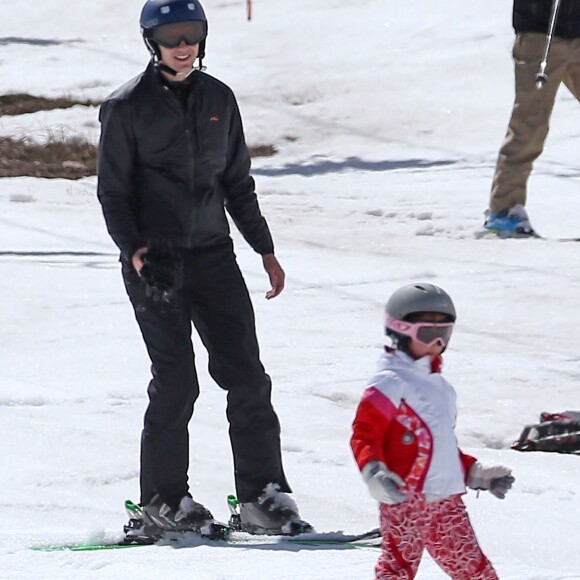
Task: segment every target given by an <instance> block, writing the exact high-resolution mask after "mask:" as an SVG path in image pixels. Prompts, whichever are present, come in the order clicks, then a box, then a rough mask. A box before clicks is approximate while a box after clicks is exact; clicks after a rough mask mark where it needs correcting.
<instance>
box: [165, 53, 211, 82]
mask: <svg viewBox="0 0 580 580" xmlns="http://www.w3.org/2000/svg"><path fill="white" fill-rule="evenodd" d="M154 62H155V68H156V69H157V70H159V71H161V72H164V73H167V74H168V75H171V76H172V77H183V78H184V79H187V78H189V75H190V74H191V73H193V72H195V71H196V70H205V67H203V66H202V64H201V61H200V62H199V66H192V67H191V70H189V71H187V72H186V73H181V72H177V71H176V70H174V69H172V68H171V67H170V66H167V65H166V64H165V63H164V62H161V61H160V60H159V59H158V58H154Z"/></svg>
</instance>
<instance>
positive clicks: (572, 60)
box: [563, 38, 580, 101]
mask: <svg viewBox="0 0 580 580" xmlns="http://www.w3.org/2000/svg"><path fill="white" fill-rule="evenodd" d="M570 45H571V49H570V56H569V58H568V66H567V67H566V73H565V75H564V79H563V82H564V84H565V85H566V87H567V88H568V90H569V91H570V92H571V93H572V94H573V95H574V96H575V97H576V99H577V100H578V101H580V38H577V39H575V40H571V41H570Z"/></svg>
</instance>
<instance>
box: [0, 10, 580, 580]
mask: <svg viewBox="0 0 580 580" xmlns="http://www.w3.org/2000/svg"><path fill="white" fill-rule="evenodd" d="M2 7H3V11H2V12H3V16H2V18H3V23H2V32H1V33H0V35H1V37H0V94H5V93H8V92H30V93H32V94H37V95H44V96H53V97H55V96H62V95H72V96H75V97H79V98H92V99H99V98H103V97H104V96H105V95H106V94H108V93H109V92H110V91H111V90H113V89H114V88H115V87H116V86H118V85H119V84H121V83H122V82H123V81H124V80H126V79H128V78H129V77H131V76H133V75H135V74H137V73H138V72H140V70H141V69H142V68H143V67H144V66H145V64H146V61H147V54H146V51H145V49H144V47H143V45H142V42H141V39H140V37H139V31H138V26H137V19H138V14H139V11H140V8H141V0H125V1H124V2H119V1H118V0H99V1H98V2H92V3H90V2H76V3H69V2H64V1H63V0H45V1H43V2H40V1H39V0H33V1H32V2H28V3H22V2H19V1H17V0H3V3H2ZM205 7H206V11H207V13H208V16H209V19H210V37H209V40H208V49H207V52H208V57H207V59H206V63H205V64H206V65H207V66H208V72H209V73H210V74H213V75H215V76H217V77H219V78H221V79H222V80H224V81H226V82H227V83H229V84H230V85H231V86H232V88H233V89H234V90H235V92H236V94H237V95H238V98H239V101H240V106H241V109H242V114H243V116H244V120H245V124H246V133H247V138H248V142H249V143H250V144H251V145H259V144H275V145H276V146H277V147H278V148H279V154H278V155H276V156H274V157H271V158H267V159H257V160H256V161H255V163H254V169H255V171H254V174H255V177H256V180H257V184H258V188H259V192H260V196H261V197H260V199H261V205H262V208H263V211H264V213H265V214H266V216H267V218H268V220H269V223H270V226H271V229H272V230H273V232H274V236H275V241H276V246H277V253H278V256H279V259H280V261H281V262H282V264H283V265H284V267H285V269H286V271H287V275H288V285H287V289H286V290H285V292H284V294H282V296H280V297H279V298H277V299H276V300H274V301H272V302H267V301H265V300H264V299H263V295H264V293H265V291H266V290H267V289H268V285H267V280H266V276H265V274H264V272H263V271H262V269H261V263H260V260H259V258H258V257H257V256H256V255H255V254H254V253H253V252H252V251H251V250H249V249H248V248H247V246H245V245H244V243H243V242H242V241H241V240H240V239H239V237H238V236H236V242H237V252H238V255H239V259H240V262H241V264H242V267H243V269H244V272H245V275H246V279H247V282H248V285H249V287H250V290H251V292H252V295H253V298H254V303H255V307H256V312H257V319H258V330H259V336H260V341H261V347H262V354H263V360H264V363H265V365H266V367H267V369H268V371H269V372H270V374H271V375H272V377H273V380H274V402H275V405H276V409H277V411H278V414H279V415H280V418H281V422H282V427H283V448H284V456H285V465H286V469H287V473H288V476H289V478H290V481H291V483H292V484H293V487H294V491H295V499H296V500H297V502H298V503H299V505H300V508H301V512H302V514H303V516H304V517H305V518H307V519H308V520H310V521H311V522H312V523H313V524H314V525H315V526H316V528H317V529H318V530H320V531H331V530H344V531H345V532H359V531H364V530H366V529H369V528H372V527H375V526H376V523H377V508H376V505H375V504H374V502H373V501H372V499H371V498H370V497H369V496H368V494H367V492H366V489H365V488H364V486H363V483H362V481H361V479H360V476H359V474H358V471H357V469H356V467H355V465H354V462H353V460H352V458H351V454H350V450H349V446H348V439H349V435H350V423H351V420H352V417H353V413H354V410H355V407H356V404H357V402H358V400H359V397H360V394H361V392H362V390H363V388H364V387H365V382H366V380H367V379H368V378H369V377H370V376H371V374H372V371H373V369H374V364H375V361H376V359H377V357H378V355H379V351H380V348H381V345H382V344H383V336H382V308H383V305H384V302H385V300H386V299H387V298H388V297H389V295H390V294H391V293H392V291H394V290H395V289H396V288H398V287H399V286H401V285H403V284H405V283H408V282H411V281H416V280H425V281H431V282H434V283H436V284H439V285H441V286H443V287H444V288H446V289H447V290H448V291H449V292H450V294H451V295H452V296H453V298H454V300H455V302H456V306H457V308H458V311H459V320H458V325H457V330H456V334H455V336H454V338H453V341H452V343H451V346H450V348H449V351H448V353H447V357H446V373H447V376H448V378H449V379H450V380H451V382H452V383H453V384H454V385H455V386H456V389H457V391H458V396H459V413H460V415H459V421H458V429H457V433H458V438H459V440H460V444H461V445H462V447H463V448H464V449H465V450H466V451H467V452H470V453H473V454H475V455H477V456H478V457H479V458H480V460H482V461H483V462H488V463H496V462H499V463H504V464H506V465H509V466H511V467H512V468H513V470H514V474H515V475H516V477H517V482H516V484H515V486H514V488H513V490H512V492H511V493H510V494H509V496H508V497H507V499H506V500H505V501H503V502H502V501H498V500H496V499H495V498H493V497H491V496H489V494H481V495H480V496H479V498H476V496H475V494H474V493H473V492H470V493H469V494H468V495H467V496H466V503H467V504H468V507H469V510H470V514H471V517H472V520H473V523H474V526H475V528H476V531H477V534H478V536H479V538H480V541H481V544H482V546H483V548H484V550H485V552H486V553H487V555H488V556H489V557H490V559H491V560H492V561H493V563H494V565H495V567H496V569H497V570H498V573H499V575H500V577H501V578H502V580H503V579H505V580H564V579H566V580H571V579H575V580H578V579H580V555H579V552H578V550H577V548H576V545H577V541H576V538H577V528H578V521H580V492H579V491H578V490H579V488H580V472H579V470H578V465H577V464H578V458H577V457H574V456H565V455H564V456H556V455H549V454H519V453H517V452H514V451H511V450H510V445H511V443H512V441H513V440H514V439H516V438H517V437H518V436H519V433H520V431H521V429H522V428H523V426H524V425H525V424H527V423H532V422H535V421H536V420H537V418H538V416H539V413H540V412H541V411H562V410H565V409H579V408H580V396H579V394H578V393H579V392H580V391H579V382H580V364H579V363H580V354H579V352H578V341H577V338H576V333H577V329H578V327H579V325H580V312H579V305H580V294H579V290H580V268H579V266H578V246H577V245H576V244H574V243H560V242H558V241H540V240H510V241H501V240H498V239H489V238H487V239H486V238H484V239H479V237H478V234H479V232H480V230H481V224H482V220H483V211H484V210H485V208H486V205H487V197H488V192H489V187H490V182H491V177H492V172H493V166H494V162H495V156H496V154H497V149H498V147H499V145H500V143H501V140H502V138H503V135H504V132H505V127H506V123H507V118H508V115H509V112H510V109H511V102H512V98H513V79H512V69H511V60H510V48H511V43H512V40H513V33H512V30H511V27H510V18H511V5H510V2H507V1H506V0H487V1H486V2H481V1H476V0H442V1H441V2H438V3H437V4H436V6H434V5H433V2H432V1H429V0H415V2H413V3H412V4H409V3H401V2H391V1H389V2H384V1H382V0H361V1H360V2H358V3H354V4H353V3H347V2H344V1H341V0H317V1H316V2H312V1H307V0H293V1H290V0H278V1H277V2H266V1H265V0H255V1H254V20H253V21H252V22H249V23H248V22H246V20H245V2H243V1H242V0H228V1H223V0H219V1H218V0H206V2H205ZM47 41H50V42H47ZM575 119H580V109H579V107H578V106H577V104H576V102H575V101H574V99H573V98H572V97H571V95H570V94H569V93H567V92H566V91H565V89H562V91H561V93H560V95H559V97H558V102H557V104H556V108H555V112H554V117H553V122H552V130H551V134H550V137H549V140H548V143H547V146H546V151H545V154H544V155H543V156H542V158H541V159H540V160H539V161H538V163H537V165H536V170H535V172H534V174H533V177H532V179H531V181H530V199H529V203H528V209H529V212H530V216H531V220H532V224H533V225H534V226H535V227H536V228H537V229H538V231H540V232H542V233H543V234H545V235H546V236H548V237H554V238H555V237H560V236H580V223H579V220H578V217H577V216H578V215H579V212H580V196H578V191H577V190H578V184H579V181H578V176H579V171H578V163H577V148H578V146H577V143H576V137H577V136H578V135H577V134H578V129H577V123H575V122H574V120H575ZM98 129H99V128H98V122H97V110H96V109H94V108H85V107H75V108H73V109H70V110H67V111H53V112H46V113H37V114H30V115H23V116H20V117H12V118H11V117H0V134H1V135H12V136H22V135H29V136H33V137H34V138H35V139H37V140H39V141H42V140H43V139H45V138H46V136H47V135H48V134H49V133H50V132H54V131H64V132H65V133H66V132H70V133H71V134H83V135H87V136H89V137H90V138H91V139H97V137H98ZM95 184H96V179H94V178H90V179H84V180H81V181H77V182H68V181H65V180H52V181H50V180H41V179H30V178H18V179H2V180H0V226H1V227H0V313H1V314H0V320H1V325H2V333H1V334H0V360H1V368H0V378H1V383H0V384H1V387H0V457H1V461H2V463H1V466H0V509H1V513H2V516H1V522H2V525H1V526H0V577H1V578H10V579H15V578H22V579H24V578H26V579H31V578H35V579H40V578H47V579H69V578H70V579H73V578H74V579H79V578H83V579H84V578H91V579H92V578H107V579H111V578H124V579H126V578H131V579H132V578H135V579H140V580H147V579H153V578H155V579H157V578H168V579H173V578H175V579H181V578H184V577H191V578H195V579H196V580H216V579H224V580H225V579H227V580H230V579H232V580H266V579H274V578H275V579H280V580H282V579H297V578H301V579H309V580H310V579H324V580H331V579H337V578H346V579H349V580H358V579H365V578H371V577H372V575H373V566H374V563H375V560H376V558H377V555H378V554H377V551H375V550H337V549H313V548H306V547H302V548H300V549H299V548H296V547H294V548H292V549H267V548H264V549H242V548H235V547H223V548H216V547H209V546H199V547H195V548H189V549H182V550H176V549H173V548H171V547H164V548H143V549H136V550H128V551H116V552H97V553H65V552H60V553H39V552H34V551H31V550H29V549H28V547H29V546H31V545H33V544H39V543H46V542H51V541H59V540H75V539H76V540H83V539H87V538H89V537H95V536H98V535H102V534H112V533H115V532H118V531H119V529H120V528H121V526H122V524H123V523H124V520H125V517H124V513H123V510H122V504H123V500H124V499H125V498H127V497H130V498H134V499H137V498H138V445H139V433H140V428H141V423H142V415H143V412H144V410H145V407H146V404H147V399H146V392H145V389H146V384H147V381H148V362H147V358H146V354H145V350H144V347H143V345H142V342H141V338H140V336H139V334H138V330H137V327H136V324H135V322H134V320H133V315H132V311H131V308H130V305H129V303H128V300H127V298H126V296H125V294H124V290H123V287H122V284H121V279H120V275H119V266H118V263H117V257H116V249H115V247H114V246H113V244H112V242H111V241H110V240H109V238H108V235H107V233H106V231H105V228H104V224H103V220H102V217H101V213H100V208H99V206H98V203H97V201H96V198H95ZM197 347H198V363H199V364H198V368H199V370H200V375H201V380H202V395H201V397H200V399H199V401H198V403H197V407H196V413H195V418H194V420H193V422H192V424H191V457H192V461H191V470H190V479H191V485H192V492H193V494H194V497H196V498H197V499H198V500H200V501H202V502H203V503H205V504H206V505H208V506H209V507H210V508H211V509H212V511H213V512H214V514H215V515H216V516H217V517H218V518H221V519H226V518H227V516H228V512H227V506H226V502H225V497H226V495H227V494H228V493H231V492H232V491H233V477H232V466H231V456H230V451H229V443H228V439H227V424H226V420H225V417H224V406H225V397H224V394H223V393H222V392H221V391H220V389H219V388H218V387H217V386H216V385H215V384H213V383H212V381H211V380H210V379H209V377H208V375H207V372H206V371H205V367H206V363H205V358H204V352H203V349H202V348H201V346H200V345H199V343H197ZM419 578H421V579H424V580H436V579H440V578H445V575H444V574H443V573H442V572H441V571H440V570H439V569H438V568H437V566H436V565H435V564H434V563H433V562H432V560H430V558H429V557H428V556H425V558H424V561H423V563H422V565H421V568H420V572H419Z"/></svg>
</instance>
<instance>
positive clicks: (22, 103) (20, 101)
mask: <svg viewBox="0 0 580 580" xmlns="http://www.w3.org/2000/svg"><path fill="white" fill-rule="evenodd" d="M99 104H100V103H99V102H97V101H88V100H87V101H79V100H77V99H69V98H66V97H61V98H58V99H48V98H45V97H35V96H34V95H27V94H24V93H15V94H10V95H0V117H1V116H2V115H24V114H26V113H36V112H37V111H52V110H54V109H70V108H71V107H74V106H75V105H83V106H85V107H91V106H97V105H99Z"/></svg>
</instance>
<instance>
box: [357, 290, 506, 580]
mask: <svg viewBox="0 0 580 580" xmlns="http://www.w3.org/2000/svg"><path fill="white" fill-rule="evenodd" d="M386 310H387V324H386V333H387V335H388V336H389V337H390V338H391V339H392V341H393V346H392V348H389V347H387V348H386V349H385V352H383V354H382V356H381V358H380V361H379V365H378V370H377V372H376V374H375V376H374V378H373V379H372V381H371V382H370V386H369V387H368V388H367V389H366V390H365V392H364V395H363V397H362V400H361V402H360V404H359V406H358V409H357V413H356V417H355V420H354V423H353V435H352V439H351V447H352V450H353V453H354V456H355V459H356V462H357V464H358V466H359V468H360V470H361V472H362V476H363V479H364V481H365V483H366V484H367V485H368V487H369V491H370V493H371V495H372V496H373V497H374V498H375V499H377V500H378V501H379V502H380V520H381V534H382V538H383V539H382V553H381V556H380V558H379V561H378V563H377V566H376V569H375V572H376V578H377V579H389V580H392V579H396V578H400V579H405V580H408V579H411V578H415V575H416V574H417V569H418V567H419V563H420V560H421V555H422V552H423V549H427V551H428V552H429V554H431V556H432V557H433V559H434V560H435V561H436V562H437V564H439V566H440V567H441V568H442V569H443V570H444V571H445V572H446V573H447V574H448V575H449V576H450V577H451V578H454V579H455V580H497V574H496V572H495V570H494V569H493V567H492V565H491V563H490V562H489V560H488V559H487V558H486V557H485V555H484V554H483V552H482V551H481V549H480V547H479V544H478V542H477V538H476V537H475V533H474V531H473V528H472V527H471V523H470V521H469V518H468V515H467V511H466V509H465V505H464V504H463V501H462V499H461V495H462V494H463V493H465V485H466V484H467V486H468V487H470V488H472V489H483V490H488V491H490V492H491V493H492V494H493V495H494V496H496V497H498V498H500V499H503V498H504V497H505V494H506V493H507V492H508V490H509V489H510V488H511V486H512V483H513V482H514V481H515V479H514V478H513V477H512V475H511V470H510V469H508V468H507V467H503V466H493V467H484V466H482V465H481V464H480V463H479V462H478V461H477V460H476V459H475V458H474V457H471V456H469V455H466V454H464V453H462V452H461V451H460V450H459V449H458V447H457V441H456V438H455V433H454V426H455V416H456V394H455V390H454V389H453V387H452V386H451V385H450V384H449V383H448V382H447V381H446V380H445V379H444V378H443V377H442V376H441V374H440V370H441V363H442V360H441V353H442V352H443V351H444V350H445V348H446V347H447V345H448V343H449V339H450V337H451V333H452V331H453V325H454V323H455V318H456V315H455V307H454V306H453V302H452V300H451V298H450V297H449V295H448V294H447V293H446V292H445V291H444V290H442V289H441V288H438V287H437V286H434V285H432V284H411V285H408V286H404V287H403V288H400V289H399V290H397V291H396V292H395V293H394V294H393V295H392V296H391V298H390V299H389V301H388V303H387V308H386Z"/></svg>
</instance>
